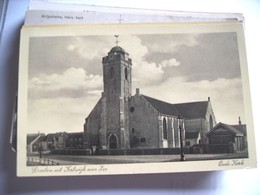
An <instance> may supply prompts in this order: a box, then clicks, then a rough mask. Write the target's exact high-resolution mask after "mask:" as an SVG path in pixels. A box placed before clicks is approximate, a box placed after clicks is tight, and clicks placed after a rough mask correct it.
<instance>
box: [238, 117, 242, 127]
mask: <svg viewBox="0 0 260 195" xmlns="http://www.w3.org/2000/svg"><path fill="white" fill-rule="evenodd" d="M238 124H239V125H241V119H240V116H239V117H238Z"/></svg>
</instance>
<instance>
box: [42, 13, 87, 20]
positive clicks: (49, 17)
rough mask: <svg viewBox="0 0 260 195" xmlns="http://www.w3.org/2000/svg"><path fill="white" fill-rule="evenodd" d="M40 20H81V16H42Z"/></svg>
mask: <svg viewBox="0 0 260 195" xmlns="http://www.w3.org/2000/svg"><path fill="white" fill-rule="evenodd" d="M41 18H44V19H58V20H75V19H76V20H83V19H84V18H83V16H66V15H64V16H63V15H46V14H42V15H41Z"/></svg>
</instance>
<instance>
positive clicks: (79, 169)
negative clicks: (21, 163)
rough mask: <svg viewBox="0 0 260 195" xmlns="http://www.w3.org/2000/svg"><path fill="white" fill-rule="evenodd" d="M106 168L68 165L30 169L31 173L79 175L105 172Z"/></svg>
mask: <svg viewBox="0 0 260 195" xmlns="http://www.w3.org/2000/svg"><path fill="white" fill-rule="evenodd" d="M106 171H107V168H106V167H105V166H104V165H100V166H98V167H87V165H77V166H76V165H69V166H62V167H60V166H59V167H49V166H46V167H44V166H35V167H32V173H77V174H79V175H82V174H86V173H90V172H106Z"/></svg>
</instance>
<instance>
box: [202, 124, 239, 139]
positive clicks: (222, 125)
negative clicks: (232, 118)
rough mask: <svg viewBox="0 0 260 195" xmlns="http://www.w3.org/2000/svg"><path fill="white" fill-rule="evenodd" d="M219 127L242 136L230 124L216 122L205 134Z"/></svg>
mask: <svg viewBox="0 0 260 195" xmlns="http://www.w3.org/2000/svg"><path fill="white" fill-rule="evenodd" d="M220 127H222V128H224V129H225V130H227V131H229V132H230V133H232V134H234V135H235V136H243V134H242V133H241V132H240V131H239V130H238V129H236V128H235V127H233V126H232V125H228V124H225V123H221V122H220V123H218V124H217V125H216V126H215V127H214V128H213V129H211V130H210V131H209V132H208V133H207V134H206V135H210V134H211V133H212V132H214V131H215V130H216V129H219V128H220Z"/></svg>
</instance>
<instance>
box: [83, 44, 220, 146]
mask: <svg viewBox="0 0 260 195" xmlns="http://www.w3.org/2000/svg"><path fill="white" fill-rule="evenodd" d="M102 64H103V83H104V89H103V92H102V96H101V98H100V99H99V101H98V102H97V104H96V105H95V107H94V108H93V110H92V111H91V112H90V114H89V115H88V117H87V118H86V119H85V124H84V135H83V144H84V146H83V147H84V148H87V149H91V148H93V147H96V148H99V149H120V150H125V149H143V148H178V147H180V144H181V143H180V142H181V140H183V146H192V145H194V144H206V143H207V136H206V133H207V132H209V130H210V129H212V128H213V127H214V126H215V125H216V119H215V116H214V112H213V109H212V106H211V102H210V98H208V99H207V100H206V101H200V102H189V103H181V104H172V103H168V102H164V101H161V100H158V99H155V98H152V97H149V96H146V95H143V94H142V93H141V90H140V89H138V88H137V89H136V92H135V94H134V95H132V60H131V58H129V54H128V53H127V52H126V51H125V50H124V49H123V48H122V47H120V46H118V45H116V46H115V47H113V48H112V49H111V50H110V51H109V52H108V54H107V56H105V57H103V59H102ZM181 138H182V139H181Z"/></svg>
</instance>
